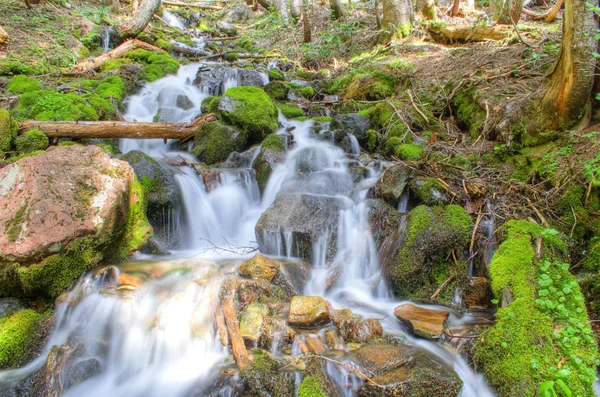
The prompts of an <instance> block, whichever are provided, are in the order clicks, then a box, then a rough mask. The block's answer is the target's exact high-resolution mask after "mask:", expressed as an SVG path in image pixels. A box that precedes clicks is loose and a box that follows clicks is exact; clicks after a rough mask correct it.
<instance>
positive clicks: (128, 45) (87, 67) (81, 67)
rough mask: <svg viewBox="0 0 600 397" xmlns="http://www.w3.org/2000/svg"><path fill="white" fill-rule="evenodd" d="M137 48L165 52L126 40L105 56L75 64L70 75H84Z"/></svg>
mask: <svg viewBox="0 0 600 397" xmlns="http://www.w3.org/2000/svg"><path fill="white" fill-rule="evenodd" d="M137 48H143V49H144V50H148V51H155V52H165V51H163V50H162V49H160V48H158V47H156V46H153V45H152V44H148V43H146V42H143V41H141V40H138V39H133V40H127V41H126V42H124V43H123V44H121V45H119V46H118V47H116V48H114V49H113V50H111V51H109V52H107V53H106V54H102V55H99V56H97V57H95V58H94V59H89V60H85V61H82V62H79V63H77V64H76V65H75V66H74V67H73V69H72V70H71V73H73V74H78V73H86V72H89V71H91V70H98V69H100V68H101V67H102V65H103V64H104V63H105V62H106V61H110V60H111V59H119V58H121V57H123V56H124V55H125V54H126V53H127V52H129V51H131V50H135V49H137Z"/></svg>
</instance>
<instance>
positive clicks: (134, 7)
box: [131, 0, 140, 14]
mask: <svg viewBox="0 0 600 397" xmlns="http://www.w3.org/2000/svg"><path fill="white" fill-rule="evenodd" d="M139 6H140V0H133V1H132V2H131V9H132V11H133V13H134V14H135V12H136V11H137V9H138V7H139Z"/></svg>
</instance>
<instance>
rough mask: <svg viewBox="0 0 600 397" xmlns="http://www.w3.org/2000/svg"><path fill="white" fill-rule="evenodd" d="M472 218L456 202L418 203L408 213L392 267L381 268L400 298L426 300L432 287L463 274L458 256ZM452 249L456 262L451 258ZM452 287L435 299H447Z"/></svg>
mask: <svg viewBox="0 0 600 397" xmlns="http://www.w3.org/2000/svg"><path fill="white" fill-rule="evenodd" d="M472 227H473V221H472V219H471V216H470V215H469V214H468V213H467V212H466V211H465V210H464V209H463V208H462V207H460V206H457V205H447V206H435V207H427V206H423V205H421V206H418V207H416V208H414V209H413V210H412V211H411V212H410V213H409V215H408V219H407V230H406V236H405V238H404V244H402V245H401V247H402V248H401V249H400V250H399V252H398V257H397V258H398V259H397V262H396V265H395V266H394V267H393V268H387V269H385V270H386V272H387V274H389V276H390V278H391V286H392V288H393V290H394V292H395V293H396V294H397V296H399V297H401V298H409V299H417V300H430V297H431V295H433V293H434V292H435V291H436V289H437V288H438V287H439V286H440V285H441V284H442V283H443V282H444V281H446V280H447V279H448V278H449V277H450V276H452V275H454V278H455V280H457V283H460V282H461V280H464V279H465V278H466V276H467V269H466V264H465V263H463V261H461V260H460V258H461V257H462V252H463V249H464V248H465V247H466V246H467V244H468V243H469V241H470V237H471V231H472ZM452 251H454V253H455V255H456V256H457V257H458V259H459V260H458V263H455V262H454V260H453V259H452V254H451V253H452ZM452 298H453V292H452V288H447V289H446V290H445V291H443V293H442V294H440V296H439V298H438V300H439V301H441V302H444V303H447V304H448V303H450V302H451V301H452Z"/></svg>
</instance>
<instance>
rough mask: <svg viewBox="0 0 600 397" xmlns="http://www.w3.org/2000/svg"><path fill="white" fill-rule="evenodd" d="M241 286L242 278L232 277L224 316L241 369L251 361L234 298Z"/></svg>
mask: <svg viewBox="0 0 600 397" xmlns="http://www.w3.org/2000/svg"><path fill="white" fill-rule="evenodd" d="M239 286H240V280H238V279H230V280H229V285H227V286H226V287H225V288H226V291H225V293H224V294H223V296H222V297H223V302H222V304H223V316H224V317H225V324H226V325H227V331H228V333H229V341H230V343H231V352H232V353H233V358H234V359H235V362H236V364H237V365H238V367H239V368H240V369H244V368H245V367H246V366H247V365H248V364H250V361H249V360H248V351H247V350H246V345H245V344H244V339H243V338H242V334H241V333H240V323H239V322H238V319H237V313H236V310H235V305H234V302H233V299H234V297H235V295H236V290H237V288H238V287H239Z"/></svg>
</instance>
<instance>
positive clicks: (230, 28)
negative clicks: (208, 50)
mask: <svg viewBox="0 0 600 397" xmlns="http://www.w3.org/2000/svg"><path fill="white" fill-rule="evenodd" d="M217 29H219V31H220V32H222V33H225V34H226V35H227V36H231V37H233V36H235V35H236V34H237V27H236V26H235V25H233V24H231V23H227V22H225V21H217Z"/></svg>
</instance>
